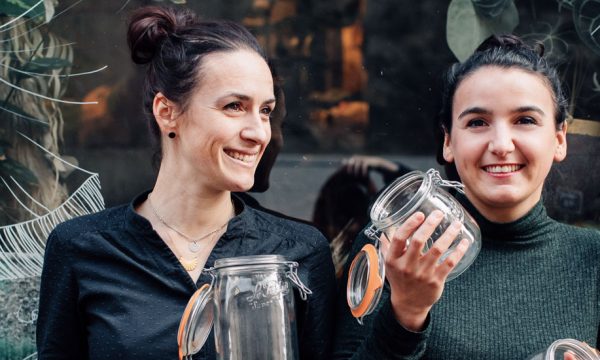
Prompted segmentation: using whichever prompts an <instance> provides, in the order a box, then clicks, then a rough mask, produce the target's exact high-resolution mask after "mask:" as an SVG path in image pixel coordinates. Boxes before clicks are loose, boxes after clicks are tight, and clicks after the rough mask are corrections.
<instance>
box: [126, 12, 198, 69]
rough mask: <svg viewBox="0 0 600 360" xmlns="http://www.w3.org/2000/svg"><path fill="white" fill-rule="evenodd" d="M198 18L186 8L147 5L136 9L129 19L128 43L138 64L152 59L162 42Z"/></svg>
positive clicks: (132, 56) (133, 58) (132, 57)
mask: <svg viewBox="0 0 600 360" xmlns="http://www.w3.org/2000/svg"><path fill="white" fill-rule="evenodd" d="M196 20H197V18H196V16H195V14H194V13H192V12H191V11H190V10H188V9H186V8H172V7H160V6H147V7H144V8H141V9H138V10H135V11H134V12H133V13H132V14H131V18H130V20H129V29H128V31H127V43H128V45H129V49H130V50H131V59H132V60H133V61H134V62H135V63H137V64H146V63H148V62H150V61H151V60H152V58H153V57H154V55H155V54H156V51H157V49H159V48H160V45H161V44H162V42H163V41H164V40H165V39H166V38H167V37H169V36H170V35H173V34H176V33H177V32H178V31H179V30H180V29H182V28H185V27H187V26H189V25H191V24H193V23H195V22H196Z"/></svg>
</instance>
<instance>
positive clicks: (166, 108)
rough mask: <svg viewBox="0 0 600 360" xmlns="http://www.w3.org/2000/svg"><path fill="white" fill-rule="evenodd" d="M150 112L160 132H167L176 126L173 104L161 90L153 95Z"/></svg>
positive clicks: (175, 113)
mask: <svg viewBox="0 0 600 360" xmlns="http://www.w3.org/2000/svg"><path fill="white" fill-rule="evenodd" d="M152 113H153V114H154V119H155V120H156V123H157V124H158V127H159V128H160V130H161V132H162V133H165V134H168V133H169V132H172V131H174V130H175V128H176V125H177V123H176V121H175V120H176V119H177V112H176V107H175V104H174V103H173V102H172V101H170V100H169V99H167V97H166V96H165V95H163V93H161V92H157V93H156V95H154V100H153V101H152Z"/></svg>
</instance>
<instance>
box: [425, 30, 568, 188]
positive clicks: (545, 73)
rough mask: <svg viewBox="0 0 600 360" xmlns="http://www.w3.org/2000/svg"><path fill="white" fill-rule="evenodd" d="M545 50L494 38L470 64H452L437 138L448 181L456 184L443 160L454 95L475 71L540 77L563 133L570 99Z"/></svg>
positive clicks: (513, 38)
mask: <svg viewBox="0 0 600 360" xmlns="http://www.w3.org/2000/svg"><path fill="white" fill-rule="evenodd" d="M543 55H544V46H543V44H541V43H538V44H536V46H535V47H532V46H529V45H527V44H525V43H524V42H523V40H521V39H520V38H519V37H517V36H515V35H492V36H490V37H489V38H487V39H486V40H485V41H484V42H483V43H482V44H481V45H479V47H478V48H477V50H475V52H474V53H473V55H471V56H470V57H469V58H468V59H467V60H465V61H464V62H462V63H456V64H453V65H452V66H451V67H450V69H448V72H447V73H446V78H445V84H444V91H443V93H442V109H441V111H440V113H439V117H438V126H437V132H436V137H437V140H438V142H437V143H438V152H437V160H438V162H439V163H440V164H445V165H450V166H446V172H447V175H448V177H450V178H453V179H454V180H457V178H458V175H457V174H456V169H455V168H454V166H453V164H447V163H446V161H445V160H444V157H443V146H442V145H443V141H444V134H445V133H446V132H448V133H450V131H451V130H452V103H453V100H454V93H455V92H456V89H457V88H458V86H459V85H460V83H461V82H462V81H463V80H464V79H465V78H467V77H468V76H469V75H471V74H472V73H474V72H475V71H476V70H478V69H480V68H482V67H484V66H496V67H501V68H513V67H514V68H518V69H521V70H524V71H527V72H530V73H532V74H538V75H539V76H540V77H542V78H543V80H544V81H545V82H546V84H547V85H548V87H549V88H550V90H552V95H553V98H554V105H555V120H556V128H557V129H560V128H561V127H562V125H563V123H564V121H565V120H566V118H567V105H568V103H567V98H566V96H565V93H564V91H563V88H562V85H561V81H560V79H559V77H558V73H557V72H556V69H555V68H554V67H553V66H552V65H550V64H549V63H548V61H547V60H546V59H545V58H544V56H543Z"/></svg>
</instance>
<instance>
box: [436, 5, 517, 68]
mask: <svg viewBox="0 0 600 360" xmlns="http://www.w3.org/2000/svg"><path fill="white" fill-rule="evenodd" d="M518 24H519V13H518V12H517V7H516V6H515V4H514V2H512V1H510V3H509V5H508V6H507V7H506V9H504V11H503V12H502V13H501V14H500V15H499V16H497V17H496V18H494V19H487V18H482V17H479V16H477V13H476V12H475V7H474V6H473V3H472V2H471V0H452V2H451V3H450V6H449V8H448V18H447V22H446V39H447V41H448V46H449V47H450V50H452V52H453V53H454V55H455V56H456V57H457V58H458V60H459V61H464V60H466V59H467V58H468V57H469V56H470V55H471V54H472V53H473V51H475V49H476V48H477V47H478V46H479V45H480V44H481V43H482V42H483V40H485V39H487V38H488V37H489V36H490V35H492V34H502V33H511V32H512V31H513V30H514V28H515V27H516V26H517V25H518Z"/></svg>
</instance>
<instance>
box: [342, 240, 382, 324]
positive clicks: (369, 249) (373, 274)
mask: <svg viewBox="0 0 600 360" xmlns="http://www.w3.org/2000/svg"><path fill="white" fill-rule="evenodd" d="M360 252H364V253H365V254H366V256H367V261H368V262H369V277H368V279H367V289H366V290H365V296H363V298H362V300H361V301H360V303H359V304H358V306H357V307H355V308H352V305H351V304H350V302H349V301H348V299H346V301H348V306H349V307H350V311H351V312H352V316H354V317H355V318H359V317H362V316H363V315H364V314H365V313H366V312H367V310H368V309H369V307H370V305H371V302H372V301H373V299H374V298H375V293H376V292H377V290H379V289H380V288H381V287H382V286H383V279H382V278H381V276H380V275H379V256H377V249H376V248H375V246H373V245H372V244H366V245H365V246H363V248H362V249H360ZM359 254H360V253H359ZM357 260H358V255H357V256H356V257H354V260H352V264H351V265H350V271H349V272H348V273H349V274H351V273H352V271H353V269H354V265H356V261H357ZM348 279H350V278H348ZM348 287H350V281H348V284H347V288H348Z"/></svg>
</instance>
